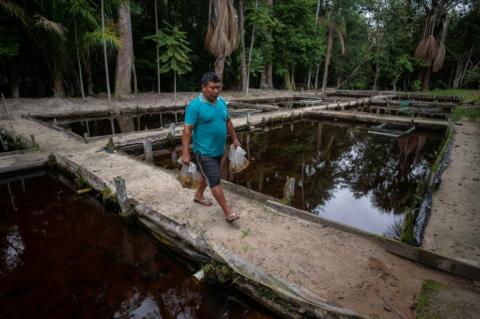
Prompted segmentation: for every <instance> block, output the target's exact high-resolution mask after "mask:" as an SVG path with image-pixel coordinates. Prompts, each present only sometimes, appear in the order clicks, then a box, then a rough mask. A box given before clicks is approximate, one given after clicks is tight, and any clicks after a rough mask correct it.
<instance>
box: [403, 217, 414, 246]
mask: <svg viewBox="0 0 480 319" xmlns="http://www.w3.org/2000/svg"><path fill="white" fill-rule="evenodd" d="M414 224H415V218H414V211H413V210H412V209H406V210H405V218H404V220H403V226H402V233H401V234H400V241H402V242H404V243H408V244H416V240H415V234H414V232H413V229H414Z"/></svg>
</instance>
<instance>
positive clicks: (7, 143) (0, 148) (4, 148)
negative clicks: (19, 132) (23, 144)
mask: <svg viewBox="0 0 480 319" xmlns="http://www.w3.org/2000/svg"><path fill="white" fill-rule="evenodd" d="M19 149H20V147H18V146H17V145H15V144H14V143H13V141H12V139H11V138H10V137H8V136H6V135H3V134H0V153H3V152H11V151H16V150H19Z"/></svg>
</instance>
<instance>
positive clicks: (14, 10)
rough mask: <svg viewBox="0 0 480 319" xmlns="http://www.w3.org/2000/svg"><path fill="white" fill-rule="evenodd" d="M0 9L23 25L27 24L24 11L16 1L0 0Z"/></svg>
mask: <svg viewBox="0 0 480 319" xmlns="http://www.w3.org/2000/svg"><path fill="white" fill-rule="evenodd" d="M0 9H1V10H3V11H5V12H6V13H7V14H9V15H10V16H12V17H15V18H17V19H18V20H20V22H22V24H23V25H27V24H28V18H27V15H26V14H25V11H24V10H23V9H22V8H21V7H20V6H19V5H18V4H16V3H14V2H12V1H8V0H0Z"/></svg>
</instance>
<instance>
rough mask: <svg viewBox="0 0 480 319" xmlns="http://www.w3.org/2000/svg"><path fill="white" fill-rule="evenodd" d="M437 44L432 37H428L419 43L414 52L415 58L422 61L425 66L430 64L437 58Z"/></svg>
mask: <svg viewBox="0 0 480 319" xmlns="http://www.w3.org/2000/svg"><path fill="white" fill-rule="evenodd" d="M437 52H438V44H437V40H436V39H435V37H434V36H433V35H430V36H428V37H427V38H425V39H423V40H422V41H420V43H419V44H418V46H417V49H416V50H415V57H416V58H417V59H420V60H422V61H423V62H424V63H426V64H430V63H432V61H433V60H434V59H435V57H436V56H437Z"/></svg>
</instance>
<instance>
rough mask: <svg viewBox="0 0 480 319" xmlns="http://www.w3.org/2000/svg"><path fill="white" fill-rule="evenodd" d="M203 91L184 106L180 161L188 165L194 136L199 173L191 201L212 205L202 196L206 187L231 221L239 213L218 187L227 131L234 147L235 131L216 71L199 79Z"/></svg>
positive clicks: (236, 141) (236, 142)
mask: <svg viewBox="0 0 480 319" xmlns="http://www.w3.org/2000/svg"><path fill="white" fill-rule="evenodd" d="M201 88H202V93H200V95H199V96H197V97H196V98H195V99H193V100H192V101H191V102H190V104H189V105H188V106H187V108H186V112H185V126H184V128H183V135H182V162H183V164H185V165H188V164H190V161H191V160H192V157H191V155H190V148H189V147H190V141H191V140H192V135H193V147H192V150H193V160H194V162H195V163H196V164H197V167H198V170H199V171H200V173H201V175H202V177H203V178H202V180H201V182H200V186H199V187H198V189H197V192H196V193H195V196H194V198H193V200H194V201H195V202H196V203H199V204H202V205H205V206H212V204H213V203H212V201H211V200H209V199H207V198H205V197H204V194H203V193H204V191H205V189H206V188H207V186H209V187H210V190H211V192H212V194H213V197H215V199H216V200H217V202H218V204H219V205H220V206H221V207H222V209H223V213H224V214H225V219H226V220H227V221H228V222H233V221H235V220H237V219H238V218H240V216H239V215H238V214H237V213H235V212H233V211H232V209H231V208H230V207H229V206H228V205H227V201H226V200H225V194H224V193H223V190H222V188H221V187H220V160H221V158H222V155H223V153H224V150H225V141H226V138H227V130H228V133H229V135H230V136H231V137H232V139H233V144H234V146H235V147H238V146H239V142H238V139H237V134H236V133H235V129H234V128H233V124H232V121H231V120H230V118H229V115H228V107H227V104H226V102H225V100H224V99H223V98H222V97H220V96H219V94H220V90H221V83H220V79H219V78H218V76H217V75H216V74H215V73H212V72H207V73H205V74H204V75H203V76H202V80H201Z"/></svg>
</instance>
